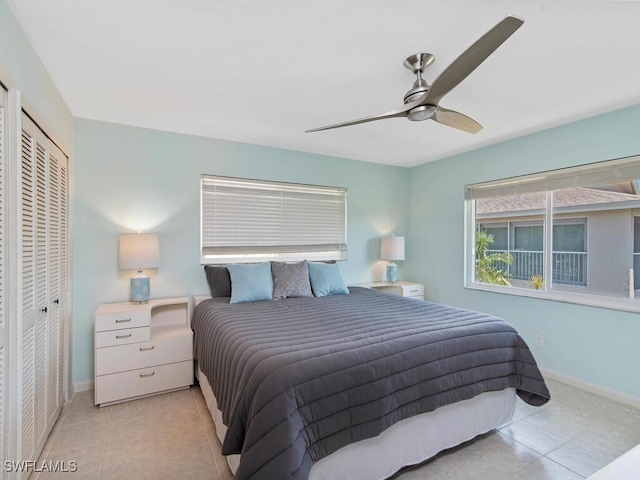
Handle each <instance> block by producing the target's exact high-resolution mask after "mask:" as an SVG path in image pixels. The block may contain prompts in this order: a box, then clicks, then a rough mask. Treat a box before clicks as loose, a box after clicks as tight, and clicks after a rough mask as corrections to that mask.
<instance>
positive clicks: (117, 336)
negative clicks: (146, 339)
mask: <svg viewBox="0 0 640 480" xmlns="http://www.w3.org/2000/svg"><path fill="white" fill-rule="evenodd" d="M130 336H131V334H130V333H127V334H126V335H116V338H129V337H130Z"/></svg>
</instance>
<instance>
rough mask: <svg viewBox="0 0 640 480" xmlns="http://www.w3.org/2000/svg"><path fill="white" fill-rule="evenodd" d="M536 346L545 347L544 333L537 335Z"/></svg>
mask: <svg viewBox="0 0 640 480" xmlns="http://www.w3.org/2000/svg"><path fill="white" fill-rule="evenodd" d="M536 347H540V348H542V347H544V337H543V336H542V335H536Z"/></svg>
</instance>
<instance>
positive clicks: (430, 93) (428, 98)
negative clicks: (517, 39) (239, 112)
mask: <svg viewBox="0 0 640 480" xmlns="http://www.w3.org/2000/svg"><path fill="white" fill-rule="evenodd" d="M523 23H524V20H523V19H521V18H519V17H515V16H508V17H507V18H505V19H504V20H502V21H501V22H499V23H498V24H497V25H496V26H495V27H493V28H492V29H491V30H489V31H488V32H487V33H485V34H484V35H483V36H482V37H480V39H478V40H477V41H476V42H475V43H474V44H473V45H471V46H470V47H469V48H467V50H465V51H464V52H463V53H462V55H460V56H459V57H458V58H457V59H456V60H454V62H453V63H452V64H451V65H449V66H448V67H447V68H446V69H445V70H444V71H443V72H442V73H441V74H440V76H439V77H438V78H436V79H435V80H434V81H433V84H432V85H431V86H429V85H428V84H427V82H426V81H425V80H424V79H423V78H422V73H423V72H424V69H425V68H426V67H428V66H429V65H431V63H433V60H434V58H435V57H434V56H433V55H431V54H430V53H418V54H415V55H411V56H410V57H408V58H407V59H406V60H405V61H404V66H405V67H407V68H408V69H409V70H411V71H412V72H413V73H414V74H415V75H416V76H417V77H418V78H417V80H416V81H415V82H414V84H413V88H411V90H409V91H408V92H407V93H406V94H405V96H404V106H402V107H400V108H397V109H395V110H391V111H389V112H385V113H380V114H378V115H372V116H369V117H364V118H359V119H356V120H350V121H348V122H341V123H335V124H333V125H326V126H324V127H318V128H313V129H311V130H306V132H305V133H311V132H318V131H320V130H329V129H332V128H340V127H348V126H350V125H357V124H359V123H366V122H373V121H374V120H384V119H386V118H396V117H406V118H408V119H409V120H412V121H422V120H428V119H433V120H435V121H436V122H438V123H442V124H444V125H448V126H450V127H453V128H457V129H458V130H463V131H465V132H469V133H478V132H479V131H480V130H481V129H482V125H480V124H479V123H478V122H476V121H475V120H473V119H472V118H469V117H467V116H466V115H463V114H462V113H459V112H455V111H453V110H447V109H446V108H443V107H441V106H440V105H439V102H440V100H441V99H442V97H444V96H445V95H446V94H447V93H449V92H450V91H451V90H453V89H454V88H455V87H456V86H457V85H458V84H459V83H460V82H462V81H463V80H464V79H465V78H467V76H468V75H469V74H470V73H471V72H473V71H474V70H475V69H476V68H477V67H478V66H479V65H480V64H481V63H482V62H484V61H485V60H486V59H487V58H488V57H489V55H491V54H492V53H493V52H494V51H495V50H496V49H497V48H498V47H499V46H500V45H502V44H503V43H504V42H505V41H506V40H507V38H509V37H510V36H511V35H512V34H513V33H514V32H515V31H516V30H517V29H518V28H520V26H521V25H522V24H523Z"/></svg>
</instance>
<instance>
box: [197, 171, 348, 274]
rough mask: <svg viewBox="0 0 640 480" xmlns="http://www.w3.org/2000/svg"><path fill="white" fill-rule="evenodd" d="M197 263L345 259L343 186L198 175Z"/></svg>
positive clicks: (344, 199)
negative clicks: (198, 258)
mask: <svg viewBox="0 0 640 480" xmlns="http://www.w3.org/2000/svg"><path fill="white" fill-rule="evenodd" d="M200 187H201V190H200V192H201V207H200V214H201V217H200V231H201V238H200V240H201V262H202V263H203V264H206V263H218V264H220V263H240V262H260V261H266V260H278V261H295V260H304V259H307V260H345V259H346V256H347V190H346V189H345V188H338V187H325V186H319V185H302V184H292V183H282V182H268V181H263V180H250V179H243V178H229V177H216V176H211V175H202V176H201V180H200Z"/></svg>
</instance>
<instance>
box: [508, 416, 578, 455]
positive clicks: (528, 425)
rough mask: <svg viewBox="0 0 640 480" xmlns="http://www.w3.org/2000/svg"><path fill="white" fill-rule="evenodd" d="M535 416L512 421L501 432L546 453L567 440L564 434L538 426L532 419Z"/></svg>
mask: <svg viewBox="0 0 640 480" xmlns="http://www.w3.org/2000/svg"><path fill="white" fill-rule="evenodd" d="M534 417H535V415H534V416H530V417H527V418H525V419H524V420H520V421H519V422H515V423H512V424H510V425H508V426H506V427H503V428H501V429H500V430H499V432H500V433H502V434H504V435H506V436H507V437H510V438H512V439H513V440H515V441H517V442H518V443H521V444H523V445H524V446H526V447H529V448H531V449H532V450H535V451H536V452H538V453H540V454H542V455H545V454H547V453H549V452H550V451H552V450H555V449H556V448H558V447H559V446H561V445H563V444H564V443H566V442H567V439H566V438H565V437H564V436H561V435H556V434H555V433H553V432H552V431H547V430H545V429H543V428H541V427H539V426H537V425H536V424H535V423H534V422H535V420H532V419H533V418H534Z"/></svg>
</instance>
